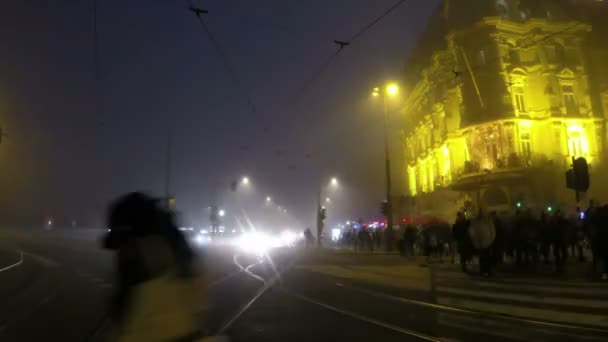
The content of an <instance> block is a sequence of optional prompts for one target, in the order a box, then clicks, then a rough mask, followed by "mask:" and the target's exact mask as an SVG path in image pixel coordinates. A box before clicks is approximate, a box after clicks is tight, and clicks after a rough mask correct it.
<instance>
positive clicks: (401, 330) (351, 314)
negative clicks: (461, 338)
mask: <svg viewBox="0 0 608 342" xmlns="http://www.w3.org/2000/svg"><path fill="white" fill-rule="evenodd" d="M285 292H286V293H287V294H288V295H290V296H293V297H295V298H298V299H300V300H302V301H305V302H309V303H312V304H316V305H318V306H321V307H323V308H325V309H328V310H331V311H334V312H337V313H339V314H342V315H344V316H348V317H350V318H354V319H357V320H360V321H363V322H367V323H370V324H373V325H377V326H380V327H383V328H386V329H389V330H393V331H396V332H399V333H402V334H405V335H410V336H414V337H418V338H419V339H421V340H425V341H434V342H441V341H442V340H440V339H437V338H434V337H431V336H428V335H424V334H421V333H417V332H415V331H412V330H408V329H404V328H401V327H398V326H396V325H393V324H390V323H386V322H382V321H379V320H376V319H373V318H369V317H366V316H363V315H359V314H357V313H354V312H351V311H347V310H343V309H340V308H337V307H335V306H331V305H329V304H325V303H322V302H319V301H317V300H315V299H312V298H309V297H306V296H304V295H301V294H298V293H293V292H287V291H285Z"/></svg>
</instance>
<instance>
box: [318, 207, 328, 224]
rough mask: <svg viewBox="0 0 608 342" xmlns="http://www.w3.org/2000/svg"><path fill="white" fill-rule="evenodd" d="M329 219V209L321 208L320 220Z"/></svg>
mask: <svg viewBox="0 0 608 342" xmlns="http://www.w3.org/2000/svg"><path fill="white" fill-rule="evenodd" d="M325 218H327V209H326V208H325V207H321V208H319V220H320V221H323V220H325Z"/></svg>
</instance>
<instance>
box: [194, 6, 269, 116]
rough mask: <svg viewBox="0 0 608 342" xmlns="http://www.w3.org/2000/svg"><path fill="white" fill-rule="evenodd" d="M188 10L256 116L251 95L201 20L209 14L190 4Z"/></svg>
mask: <svg viewBox="0 0 608 342" xmlns="http://www.w3.org/2000/svg"><path fill="white" fill-rule="evenodd" d="M188 9H189V10H190V11H191V12H192V13H194V15H195V16H196V18H197V19H198V22H199V24H200V25H201V29H202V30H203V32H205V34H206V35H207V38H208V39H209V41H210V42H211V45H213V48H214V49H215V51H216V53H217V54H218V56H219V57H220V59H221V61H222V64H223V65H224V68H225V69H226V71H227V72H228V74H229V75H230V78H231V79H232V82H233V83H234V84H235V85H236V86H237V87H238V88H239V89H240V90H241V91H243V92H244V93H245V95H246V97H247V105H248V106H249V108H250V110H251V112H252V113H253V114H258V111H257V108H256V105H255V103H254V102H253V100H252V99H251V95H250V94H249V92H248V91H246V90H245V88H244V86H243V83H242V82H241V80H240V78H239V77H238V75H237V73H236V70H235V68H234V67H233V65H232V63H230V59H229V58H228V54H227V53H226V51H225V50H224V49H223V47H222V45H221V44H220V42H219V40H218V39H217V38H216V37H215V35H214V34H213V32H212V31H211V30H210V29H209V26H207V24H206V23H205V20H203V14H209V11H207V10H205V9H202V8H200V7H197V6H195V5H194V4H193V3H192V2H191V3H190V6H189V8H188Z"/></svg>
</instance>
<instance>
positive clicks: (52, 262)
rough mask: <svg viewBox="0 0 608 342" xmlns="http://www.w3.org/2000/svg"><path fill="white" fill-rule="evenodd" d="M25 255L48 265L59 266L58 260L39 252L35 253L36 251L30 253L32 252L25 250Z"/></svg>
mask: <svg viewBox="0 0 608 342" xmlns="http://www.w3.org/2000/svg"><path fill="white" fill-rule="evenodd" d="M23 255H26V256H29V257H30V258H32V259H35V260H36V261H38V262H41V263H43V264H45V265H46V266H51V267H58V266H59V263H58V262H57V261H55V260H53V259H49V258H46V257H43V256H40V255H38V254H34V253H30V252H23Z"/></svg>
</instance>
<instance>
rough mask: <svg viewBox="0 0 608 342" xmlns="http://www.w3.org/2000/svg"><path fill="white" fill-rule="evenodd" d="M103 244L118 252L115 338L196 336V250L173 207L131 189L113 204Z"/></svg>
mask: <svg viewBox="0 0 608 342" xmlns="http://www.w3.org/2000/svg"><path fill="white" fill-rule="evenodd" d="M108 225H109V227H110V228H111V231H110V232H109V233H108V234H107V236H106V237H105V239H104V247H105V248H107V249H111V250H113V251H115V253H116V263H117V274H116V288H115V291H114V294H113V298H112V302H111V308H110V316H111V319H112V321H113V323H114V327H115V334H114V340H116V341H195V340H197V339H199V338H201V333H200V327H199V324H198V322H197V318H196V315H195V313H196V311H197V310H196V308H197V304H198V305H200V304H201V303H200V301H199V300H197V299H198V296H197V295H198V294H197V291H196V287H195V282H194V274H195V272H194V259H195V258H194V254H193V252H192V250H191V249H190V247H189V246H188V243H187V242H186V240H185V239H184V237H183V236H182V234H181V233H180V231H179V230H178V229H177V227H176V225H175V222H174V218H173V215H172V213H170V212H169V211H168V210H165V209H163V208H161V207H160V205H159V203H158V201H156V200H154V199H152V198H151V197H148V196H146V195H144V194H141V193H130V194H127V195H125V196H123V197H120V198H119V199H118V200H116V201H115V202H114V203H112V204H111V206H110V208H109V212H108Z"/></svg>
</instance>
